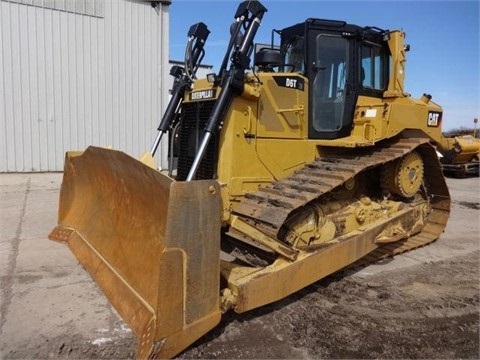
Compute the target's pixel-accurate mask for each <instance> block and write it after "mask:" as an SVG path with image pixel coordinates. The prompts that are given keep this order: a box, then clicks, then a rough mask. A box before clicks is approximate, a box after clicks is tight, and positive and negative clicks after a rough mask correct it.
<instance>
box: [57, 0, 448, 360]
mask: <svg viewBox="0 0 480 360" xmlns="http://www.w3.org/2000/svg"><path fill="white" fill-rule="evenodd" d="M266 13H267V9H266V8H265V7H264V5H263V4H262V3H261V2H259V1H244V2H241V3H240V4H239V5H238V9H237V10H236V12H235V15H234V23H233V25H232V27H231V29H230V32H231V39H230V42H229V44H228V46H227V49H226V52H225V57H224V58H223V61H222V63H221V66H220V69H219V71H218V73H212V74H209V75H207V76H206V78H204V79H197V78H196V69H198V66H199V64H200V62H201V61H202V59H203V56H204V53H205V51H204V49H205V48H204V45H205V43H206V41H207V38H208V35H209V30H208V27H207V26H206V25H205V24H204V23H198V24H194V25H192V27H191V28H190V30H189V32H188V43H187V48H186V51H185V54H186V56H185V63H184V65H183V66H180V65H177V66H174V67H173V68H172V70H171V75H172V76H173V77H174V86H173V89H172V96H171V100H170V102H169V104H168V106H167V108H166V110H165V112H164V114H163V116H162V119H161V122H160V125H159V127H158V133H157V136H156V138H155V140H154V142H153V145H152V148H151V150H150V151H148V152H147V153H146V154H145V155H144V156H142V158H141V159H140V160H137V159H135V158H133V157H131V156H130V155H127V154H125V153H124V152H122V151H118V150H114V149H107V148H101V147H96V146H90V147H88V148H87V149H86V150H84V151H81V152H79V151H71V152H67V154H66V157H65V167H64V175H63V182H62V185H61V189H60V200H59V213H58V225H57V226H56V227H55V228H54V229H53V230H52V232H51V233H50V235H49V237H50V238H51V239H52V240H56V241H60V242H63V243H66V244H68V246H69V248H70V249H71V251H72V252H73V253H74V254H75V256H76V258H77V259H78V260H79V262H80V263H81V264H82V265H83V266H84V267H85V269H86V270H87V271H88V273H89V274H90V275H91V277H92V278H93V279H94V281H95V282H96V283H97V284H98V286H99V287H100V288H101V289H102V290H103V292H104V293H105V295H106V296H107V297H108V299H109V301H110V302H111V304H112V305H113V306H114V307H115V309H116V310H117V312H118V313H119V314H120V316H121V317H122V318H123V319H124V320H125V322H126V323H127V324H128V325H129V326H130V327H131V329H132V330H133V332H134V333H135V334H136V336H137V339H138V344H137V355H136V356H137V357H138V358H170V357H174V356H176V355H177V354H179V353H180V352H182V351H183V350H184V349H186V348H187V347H188V346H190V345H191V344H192V343H193V342H194V341H196V340H197V339H199V338H201V337H202V336H203V335H204V334H206V333H207V332H208V331H210V330H211V329H213V328H214V327H216V326H217V325H218V324H219V322H220V320H221V317H222V314H224V313H226V312H227V311H235V312H236V313H244V312H246V311H249V310H251V309H255V308H258V307H260V306H262V305H265V304H269V303H272V302H275V301H277V300H279V299H282V298H284V297H287V296H289V295H290V294H292V293H294V292H296V291H298V290H300V289H302V288H304V287H306V286H308V285H310V284H312V283H314V282H316V281H318V280H320V279H322V278H325V277H326V276H329V275H331V274H333V273H335V272H337V271H340V270H342V269H345V268H347V267H350V266H356V265H358V266H359V265H360V264H368V263H372V262H376V261H379V260H381V259H385V258H388V257H392V256H394V255H396V254H400V253H403V252H406V251H409V250H412V249H415V248H418V247H422V246H424V245H427V244H429V243H431V242H433V241H435V240H436V239H437V238H438V237H439V236H440V235H441V234H442V232H443V230H444V228H445V226H446V224H447V221H448V218H449V213H450V196H449V191H448V188H447V185H446V182H445V178H444V176H443V174H442V167H441V165H440V162H439V160H438V157H437V155H436V150H435V145H436V144H438V142H439V140H440V139H441V138H442V132H441V119H442V113H443V110H442V108H441V106H440V105H438V104H436V103H435V102H433V101H432V97H431V96H430V95H428V94H424V95H422V96H421V97H420V98H418V99H416V98H413V97H412V96H411V95H410V94H408V93H407V92H406V91H405V89H404V79H405V70H406V53H407V51H408V50H409V46H408V45H406V43H405V33H404V32H403V31H400V30H394V31H390V30H383V29H380V28H377V27H374V26H357V25H353V24H348V23H346V22H344V21H337V20H326V19H319V18H309V19H306V20H305V21H304V22H301V23H298V24H294V25H292V26H289V27H286V28H283V29H281V30H278V29H274V30H272V41H271V44H266V45H265V44H255V43H254V38H255V35H256V33H257V30H258V28H259V26H260V24H261V21H262V19H263V17H264V15H265V14H266ZM164 136H168V141H169V144H170V154H169V156H170V162H169V163H170V165H169V169H168V172H167V171H165V170H164V169H161V170H160V169H158V168H157V167H156V166H155V165H154V161H153V157H154V155H155V152H156V149H157V147H158V144H159V143H160V142H161V141H162V139H163V137H164ZM164 140H167V139H164Z"/></svg>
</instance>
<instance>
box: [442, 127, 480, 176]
mask: <svg viewBox="0 0 480 360" xmlns="http://www.w3.org/2000/svg"><path fill="white" fill-rule="evenodd" d="M438 149H439V150H440V153H441V155H442V156H441V159H440V162H441V164H442V168H443V171H444V172H445V173H447V174H453V175H455V176H458V177H465V176H468V175H473V176H478V175H479V159H480V139H478V138H475V137H473V136H472V135H461V136H454V137H442V139H440V140H439V141H438Z"/></svg>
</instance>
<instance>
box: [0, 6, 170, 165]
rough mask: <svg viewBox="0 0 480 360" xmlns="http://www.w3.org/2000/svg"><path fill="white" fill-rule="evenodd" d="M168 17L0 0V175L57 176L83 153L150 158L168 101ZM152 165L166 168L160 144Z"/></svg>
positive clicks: (163, 9) (146, 10)
mask: <svg viewBox="0 0 480 360" xmlns="http://www.w3.org/2000/svg"><path fill="white" fill-rule="evenodd" d="M168 12H169V8H168V5H161V4H160V5H158V7H157V8H156V9H154V8H153V7H152V6H151V4H150V2H145V1H135V0H115V1H111V0H95V1H93V0H77V1H68V0H50V1H47V0H15V1H14V0H10V1H7V0H0V172H31V171H60V170H62V169H63V161H64V154H65V151H67V150H83V149H85V148H86V147H87V146H88V145H97V146H112V147H113V148H114V149H119V150H122V151H124V152H126V153H127V154H129V155H131V156H133V157H139V156H140V155H141V154H142V153H143V152H144V151H147V150H149V149H150V147H151V144H152V141H153V140H154V138H155V135H156V127H157V126H158V122H159V119H160V117H161V113H162V110H163V109H164V108H165V106H166V102H167V101H168V91H166V89H168V82H169V81H170V80H169V79H168V78H169V75H168V72H169V66H168V27H169V24H168ZM156 158H157V162H159V163H160V162H163V164H162V166H166V164H165V159H166V144H162V149H160V150H159V151H157V155H156ZM160 160H161V161H160Z"/></svg>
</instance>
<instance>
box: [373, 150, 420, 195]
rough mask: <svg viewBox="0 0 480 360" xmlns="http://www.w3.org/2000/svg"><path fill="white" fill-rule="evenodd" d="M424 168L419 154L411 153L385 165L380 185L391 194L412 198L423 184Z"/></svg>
mask: <svg viewBox="0 0 480 360" xmlns="http://www.w3.org/2000/svg"><path fill="white" fill-rule="evenodd" d="M423 173H424V166H423V160H422V157H421V156H420V154H419V153H418V152H416V151H412V152H410V153H408V154H406V155H404V156H402V157H401V158H399V159H397V160H395V161H392V162H390V163H388V164H386V165H385V167H384V168H383V171H382V185H383V187H384V189H385V190H387V191H389V192H390V193H391V194H395V195H399V196H401V197H404V198H407V199H409V198H412V197H414V196H415V194H416V193H417V192H418V191H419V190H420V187H421V186H422V183H423Z"/></svg>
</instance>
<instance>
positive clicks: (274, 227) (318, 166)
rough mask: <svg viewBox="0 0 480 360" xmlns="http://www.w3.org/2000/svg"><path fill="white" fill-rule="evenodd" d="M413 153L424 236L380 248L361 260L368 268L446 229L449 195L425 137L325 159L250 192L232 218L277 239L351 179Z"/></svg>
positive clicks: (380, 145)
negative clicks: (420, 181) (423, 205)
mask: <svg viewBox="0 0 480 360" xmlns="http://www.w3.org/2000/svg"><path fill="white" fill-rule="evenodd" d="M415 149H416V150H417V151H418V152H419V153H420V154H421V156H422V158H423V161H424V176H425V182H424V190H425V192H426V193H427V195H428V199H429V203H430V211H429V213H428V215H427V221H426V225H425V226H424V228H423V229H422V231H421V232H420V233H418V234H416V235H415V236H412V237H410V238H408V239H405V240H401V241H397V242H394V243H389V244H385V245H382V246H380V247H379V248H378V249H377V250H375V251H373V252H372V253H370V254H368V255H367V256H365V257H364V258H362V259H360V260H359V262H357V263H355V264H357V265H358V264H360V263H363V264H365V263H371V262H375V261H378V260H380V259H382V258H386V257H390V256H394V255H396V254H399V253H402V252H406V251H409V250H412V249H415V248H417V247H421V246H424V245H426V244H428V243H430V242H432V241H434V240H436V239H437V238H438V237H439V236H440V234H441V233H442V232H443V230H444V229H445V226H446V223H447V220H448V217H449V213H450V195H449V192H448V188H447V185H446V183H445V179H444V177H443V174H442V170H441V167H440V164H439V162H438V159H437V156H436V154H435V150H434V148H433V147H432V146H431V145H430V144H429V143H428V139H425V138H408V139H407V138H395V139H391V140H387V141H385V142H383V143H380V144H379V145H377V146H375V147H372V148H365V149H351V150H344V149H342V151H341V152H337V153H333V151H332V153H331V154H327V155H326V156H324V157H322V158H320V159H318V160H316V161H315V162H313V163H311V164H308V165H307V166H305V168H303V169H301V170H299V171H297V172H295V173H294V174H292V175H291V176H289V177H288V178H285V179H283V180H280V181H277V182H274V183H272V184H271V185H269V186H267V187H264V188H260V189H259V190H258V191H256V192H255V193H250V194H247V195H246V196H245V198H244V199H243V200H242V201H241V202H240V203H239V205H238V206H237V207H236V208H235V209H234V214H235V215H237V216H239V217H240V218H242V219H244V220H245V221H248V222H250V223H253V224H255V226H256V227H257V228H258V229H260V230H261V231H262V232H263V233H265V234H267V235H269V236H271V237H274V238H277V237H278V234H279V231H280V229H281V228H282V225H283V224H284V222H285V221H286V220H287V219H288V217H289V216H290V215H291V214H292V213H293V212H294V211H295V210H297V209H299V208H301V207H303V206H305V205H307V204H308V203H310V202H312V201H314V200H319V199H322V198H324V199H325V201H328V196H329V195H330V194H332V193H334V192H335V191H336V189H338V188H339V187H340V186H342V185H343V184H345V183H346V182H347V181H349V180H350V179H353V178H354V177H355V176H357V175H359V174H360V173H362V172H365V171H366V170H368V169H373V168H374V167H378V166H381V165H383V164H386V163H388V162H390V161H392V160H395V159H398V158H400V157H402V156H404V155H406V154H407V153H409V152H411V151H413V150H415Z"/></svg>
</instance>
